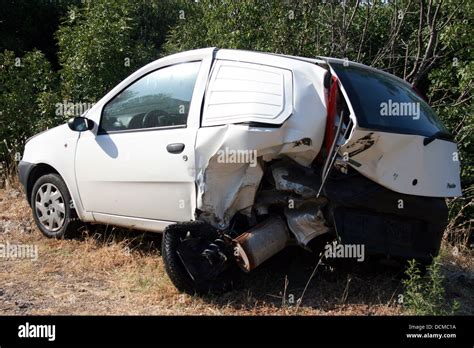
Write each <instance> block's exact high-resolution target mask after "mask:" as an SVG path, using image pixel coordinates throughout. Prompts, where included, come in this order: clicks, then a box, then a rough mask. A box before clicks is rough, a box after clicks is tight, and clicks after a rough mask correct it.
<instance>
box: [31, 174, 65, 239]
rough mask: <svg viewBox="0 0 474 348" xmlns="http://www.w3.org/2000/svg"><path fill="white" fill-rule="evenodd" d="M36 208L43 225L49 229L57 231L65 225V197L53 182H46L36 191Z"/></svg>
mask: <svg viewBox="0 0 474 348" xmlns="http://www.w3.org/2000/svg"><path fill="white" fill-rule="evenodd" d="M35 210H36V216H37V217H38V220H39V222H40V224H41V226H43V227H44V228H45V229H47V230H48V231H51V232H56V231H58V230H60V229H61V227H63V225H64V220H65V218H66V210H65V206H64V198H63V196H62V194H61V191H59V189H58V188H57V187H56V186H54V185H53V184H50V183H47V184H44V185H42V186H41V187H40V188H39V190H38V191H37V192H36V197H35Z"/></svg>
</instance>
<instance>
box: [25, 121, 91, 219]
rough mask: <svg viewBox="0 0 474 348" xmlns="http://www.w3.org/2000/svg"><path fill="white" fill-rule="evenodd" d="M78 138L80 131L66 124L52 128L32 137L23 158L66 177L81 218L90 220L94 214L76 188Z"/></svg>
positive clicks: (26, 145)
mask: <svg viewBox="0 0 474 348" xmlns="http://www.w3.org/2000/svg"><path fill="white" fill-rule="evenodd" d="M78 139H79V133H78V132H74V131H72V130H70V129H69V127H68V126H67V125H66V124H63V125H61V126H58V127H55V128H52V129H50V130H48V131H46V132H43V133H41V134H38V135H36V136H34V137H32V138H31V139H30V140H29V141H28V142H27V143H26V144H25V150H24V154H23V157H22V160H23V161H26V162H29V163H34V164H38V163H42V164H47V165H49V166H51V167H52V168H54V169H55V170H56V171H57V172H58V173H59V175H61V177H62V178H63V179H64V181H65V183H66V186H67V187H68V189H69V192H70V194H71V198H72V200H73V203H74V206H75V208H76V210H77V213H78V215H79V218H80V219H81V220H83V221H90V220H92V219H93V218H92V215H91V214H90V213H89V214H88V213H87V212H86V211H85V210H84V207H83V206H82V203H81V200H80V197H79V192H78V191H77V188H76V178H75V172H74V156H75V152H76V144H77V140H78Z"/></svg>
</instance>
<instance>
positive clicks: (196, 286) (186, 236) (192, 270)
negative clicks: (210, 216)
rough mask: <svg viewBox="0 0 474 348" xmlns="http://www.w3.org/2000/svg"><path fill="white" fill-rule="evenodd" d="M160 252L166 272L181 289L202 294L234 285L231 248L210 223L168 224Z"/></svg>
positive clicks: (234, 269) (234, 273) (220, 291)
mask: <svg viewBox="0 0 474 348" xmlns="http://www.w3.org/2000/svg"><path fill="white" fill-rule="evenodd" d="M161 253H162V257H163V262H164V266H165V270H166V273H167V274H168V276H169V277H170V279H171V282H172V283H173V284H174V286H176V288H177V289H178V290H180V291H183V292H186V293H189V294H191V295H193V294H195V293H197V294H200V295H205V294H209V293H222V292H224V291H228V290H230V289H231V288H232V287H233V285H234V282H235V277H236V276H237V274H236V273H237V272H236V267H235V263H234V262H233V259H232V256H231V249H229V247H228V246H226V244H225V243H224V241H223V240H222V239H220V236H219V235H218V233H217V231H215V230H214V229H213V228H212V227H211V226H209V225H206V224H204V223H201V222H187V223H179V224H175V225H170V226H168V227H167V228H166V230H165V232H164V235H163V241H162V252H161Z"/></svg>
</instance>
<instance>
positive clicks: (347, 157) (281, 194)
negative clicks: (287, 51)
mask: <svg viewBox="0 0 474 348" xmlns="http://www.w3.org/2000/svg"><path fill="white" fill-rule="evenodd" d="M220 52H222V53H221V55H219V53H220ZM258 56H259V54H251V53H247V52H244V53H240V54H238V55H237V57H236V58H235V60H238V61H239V62H238V63H235V62H230V60H231V57H230V56H229V52H228V51H227V50H223V51H219V52H218V53H217V61H216V63H215V64H214V68H213V71H212V72H211V77H210V81H211V82H210V84H209V89H208V90H207V92H206V98H207V101H206V102H205V106H204V109H203V115H202V127H201V128H200V130H199V132H198V135H197V143H196V178H197V180H196V182H197V188H198V190H197V191H198V196H197V200H198V203H197V208H198V209H197V218H198V220H200V221H203V222H205V223H206V224H208V225H210V226H212V227H213V228H214V229H215V230H216V231H217V233H218V234H220V235H221V236H222V241H223V242H224V244H227V246H228V247H226V248H222V250H221V249H220V248H219V247H218V249H219V250H220V251H222V252H224V249H226V250H227V252H228V253H229V254H228V255H227V256H226V259H227V260H229V262H235V263H236V264H237V265H238V266H239V267H240V268H241V269H242V270H244V271H245V272H249V271H251V270H252V269H254V268H256V267H258V266H259V265H260V264H261V263H263V262H264V261H265V260H267V259H268V258H270V257H271V256H273V255H274V254H276V253H278V252H279V251H281V250H282V249H283V248H285V247H286V246H287V245H290V244H293V245H300V246H301V247H303V248H305V249H309V247H310V246H311V242H312V241H315V240H317V239H318V237H320V236H322V235H325V236H333V237H331V238H335V239H336V240H337V241H338V243H341V244H344V245H362V246H363V247H364V248H363V249H362V250H364V252H365V253H366V254H367V255H383V256H385V257H386V256H393V257H403V258H417V259H419V260H423V261H429V260H430V259H431V257H433V256H435V255H436V254H437V253H438V251H439V245H440V241H441V237H442V233H443V231H444V228H445V227H446V221H447V208H446V204H445V202H444V197H452V196H456V195H459V194H460V185H459V163H458V162H456V161H453V158H454V157H455V154H456V153H457V148H456V144H455V143H453V142H451V141H448V140H446V136H441V137H440V136H439V134H438V135H435V136H434V137H433V132H434V133H436V132H438V133H439V131H440V129H439V127H441V126H440V124H439V123H438V121H436V120H435V119H434V118H435V117H436V115H434V116H433V114H432V110H431V109H429V107H428V106H427V105H426V103H425V102H424V101H422V100H421V98H419V97H417V96H416V95H415V96H414V95H412V94H410V93H413V94H414V92H410V91H409V87H408V86H407V85H406V83H405V82H401V81H399V80H397V79H396V78H395V77H391V76H389V75H388V74H385V73H383V72H378V71H376V70H374V69H371V68H368V67H363V66H360V65H357V69H359V70H358V72H359V73H360V70H361V69H362V75H363V74H366V75H368V76H370V78H371V79H375V81H378V80H383V83H384V84H385V88H387V89H390V88H392V86H391V85H390V84H391V83H393V85H394V86H395V87H393V88H394V89H397V88H398V94H400V95H402V97H401V99H400V100H398V101H397V93H395V92H393V91H392V92H393V93H392V92H390V93H392V95H391V96H392V98H393V100H390V103H394V102H395V103H397V102H402V101H404V98H412V99H413V100H415V101H416V102H419V103H424V104H423V105H422V107H421V111H418V114H417V115H415V118H412V119H408V118H405V119H404V120H397V121H396V122H392V123H391V122H385V120H382V121H381V122H380V124H375V125H374V124H373V123H372V124H370V122H369V123H367V122H365V119H364V115H362V112H366V111H367V110H365V109H363V108H360V106H357V107H356V108H355V107H354V106H353V104H352V102H353V101H354V100H356V99H357V102H358V103H363V102H364V100H363V99H364V95H365V94H364V93H365V92H366V91H360V90H357V89H354V86H356V85H357V83H358V81H357V79H355V78H353V76H347V74H346V75H344V74H345V71H344V69H345V63H344V62H342V61H338V60H332V59H321V60H296V59H294V58H291V57H281V56H270V55H263V56H265V58H266V60H263V59H261V57H258ZM267 64H268V65H267ZM349 64H353V63H349ZM354 64H355V63H354ZM259 66H260V67H261V71H263V73H261V72H259V73H254V74H252V73H251V71H252V70H255V71H257V70H258V69H259ZM245 69H247V71H245ZM363 69H366V71H365V70H363ZM339 75H341V77H342V78H341V77H340V76H339ZM359 78H360V76H359ZM246 80H249V85H248V86H247V88H248V90H251V91H252V93H248V92H245V90H246V86H245V81H246ZM359 82H360V81H359ZM234 83H236V85H234ZM369 84H370V81H369ZM346 87H347V88H346ZM258 88H261V89H262V91H261V92H262V93H260V91H259V89H258ZM225 91H231V92H232V93H229V94H228V95H226V92H225ZM269 91H270V92H271V93H273V95H272V96H271V97H270V98H269V96H268V95H266V94H268V93H269ZM354 91H356V92H354ZM367 92H368V91H367ZM372 93H376V91H372ZM381 94H384V93H381ZM407 95H408V96H407ZM240 98H241V99H240ZM369 99H370V98H369ZM372 99H374V98H372ZM375 102H377V100H376V98H375V100H368V101H367V103H372V104H373V103H375ZM221 103H222V105H225V104H226V103H228V104H230V105H231V107H230V108H226V109H222V110H225V111H224V113H223V116H221V117H219V115H221V113H220V112H219V111H216V110H219V109H216V108H217V107H218V105H221ZM265 103H268V104H269V105H266V104H265ZM392 105H393V104H392ZM373 108H374V105H372V109H373ZM372 111H373V110H372ZM379 113H380V112H379ZM423 113H425V114H423ZM427 113H428V116H427ZM376 117H385V116H382V115H380V116H376ZM387 117H389V116H387ZM394 117H395V116H394ZM416 117H418V118H416ZM423 117H425V118H426V117H430V118H431V119H429V120H428V122H427V121H426V119H423ZM433 117H434V118H433ZM371 118H372V119H373V117H371ZM420 119H421V121H420V122H425V123H426V124H427V125H426V126H423V125H421V126H420V125H419V124H417V125H416V126H409V123H410V122H416V121H418V120H420ZM433 120H435V121H433ZM400 121H402V122H400ZM403 122H405V123H406V122H408V126H407V127H405V129H402V128H403V127H402V128H399V127H395V126H394V125H396V126H400V125H402V124H403ZM367 126H373V127H369V128H367ZM437 127H438V128H437ZM433 128H434V129H433ZM441 130H443V129H441ZM430 137H432V138H433V139H430ZM427 139H428V140H429V141H427ZM232 154H233V155H232ZM239 154H240V156H239ZM245 154H247V156H245ZM245 159H247V160H245ZM224 253H225V252H224ZM361 259H362V260H363V259H364V257H362V258H361Z"/></svg>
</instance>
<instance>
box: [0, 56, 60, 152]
mask: <svg viewBox="0 0 474 348" xmlns="http://www.w3.org/2000/svg"><path fill="white" fill-rule="evenodd" d="M55 83H56V82H55V76H54V73H53V71H52V69H51V66H50V63H49V62H48V61H47V60H46V58H45V57H44V55H43V54H42V53H41V52H39V51H33V52H28V53H26V54H25V55H24V56H23V57H16V56H15V54H14V53H13V52H11V51H4V52H3V53H0V86H1V87H0V88H1V94H0V112H1V115H0V141H1V142H2V143H1V144H0V157H2V155H4V154H5V152H6V151H7V146H8V149H9V150H11V151H18V150H19V149H20V148H21V145H22V144H23V142H24V141H25V140H26V138H28V137H30V136H31V135H32V134H35V133H37V132H38V131H40V130H43V129H45V128H47V127H50V126H51V125H53V124H55V123H56V122H57V120H56V119H55V115H54V112H53V109H52V104H51V103H50V99H51V98H52V96H54V93H55V92H54V86H55Z"/></svg>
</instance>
